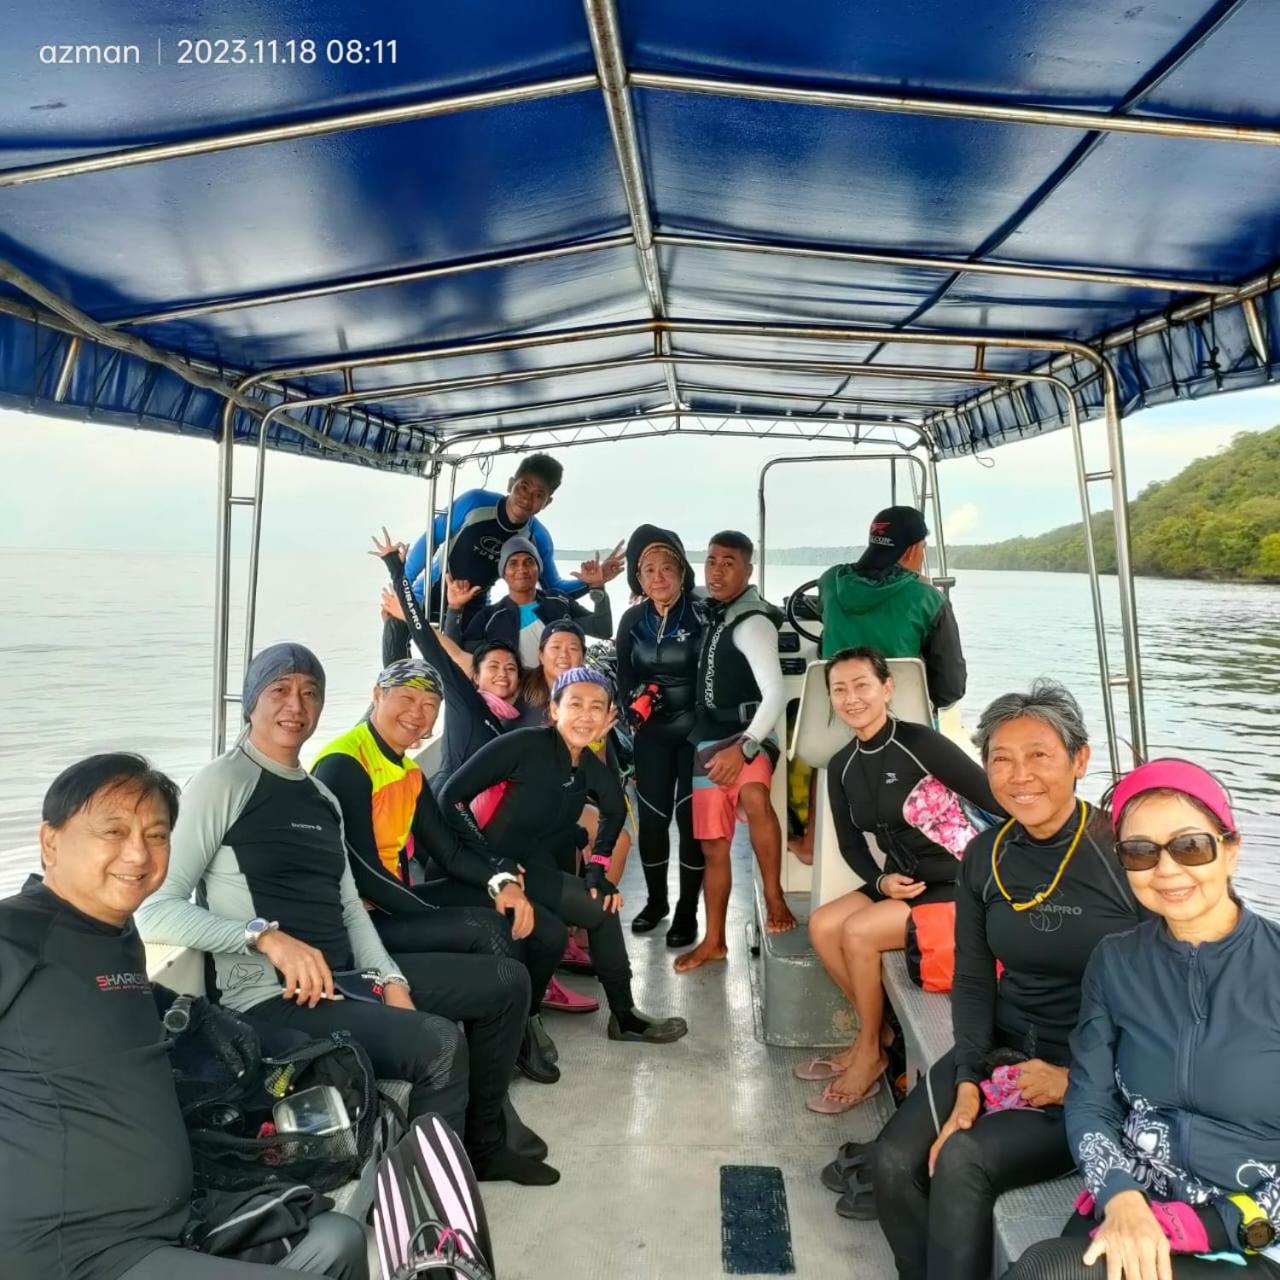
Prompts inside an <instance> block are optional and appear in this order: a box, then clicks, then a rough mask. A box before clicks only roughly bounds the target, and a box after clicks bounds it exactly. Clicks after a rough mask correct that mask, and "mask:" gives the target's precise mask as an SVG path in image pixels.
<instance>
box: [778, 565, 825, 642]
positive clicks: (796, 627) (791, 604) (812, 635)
mask: <svg viewBox="0 0 1280 1280" xmlns="http://www.w3.org/2000/svg"><path fill="white" fill-rule="evenodd" d="M817 585H818V579H817V578H810V579H809V581H808V582H802V583H801V584H800V585H799V586H798V587H797V588H796V589H795V590H794V591H793V592H792V593H791V594H790V595H789V596H788V597H787V621H788V622H789V623H790V624H791V629H792V630H793V631H795V632H796V633H797V634H798V635H802V636H804V638H805V639H806V640H809V641H812V642H813V643H814V644H816V645H818V646H819V647H820V646H821V644H822V636H821V635H820V634H819V633H818V632H816V631H807V630H806V629H805V628H804V627H803V626H801V624H800V622H799V620H798V619H797V618H796V603H797V602H798V601H799V600H801V599H802V598H803V596H804V593H805V592H806V591H808V590H809V588H810V587H816V586H817Z"/></svg>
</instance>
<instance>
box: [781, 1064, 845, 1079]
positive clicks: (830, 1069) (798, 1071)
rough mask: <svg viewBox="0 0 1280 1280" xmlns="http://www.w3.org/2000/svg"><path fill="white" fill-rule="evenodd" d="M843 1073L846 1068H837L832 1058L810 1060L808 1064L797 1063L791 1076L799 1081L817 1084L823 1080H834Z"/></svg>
mask: <svg viewBox="0 0 1280 1280" xmlns="http://www.w3.org/2000/svg"><path fill="white" fill-rule="evenodd" d="M843 1071H844V1068H843V1067H838V1066H836V1064H835V1061H834V1059H832V1058H810V1059H808V1061H806V1062H798V1063H796V1065H795V1066H794V1067H792V1069H791V1074H792V1075H793V1076H795V1078H796V1079H797V1080H808V1081H810V1082H811V1083H815V1084H816V1083H820V1082H821V1081H823V1080H834V1079H835V1078H836V1076H838V1075H840V1074H841V1073H842V1072H843Z"/></svg>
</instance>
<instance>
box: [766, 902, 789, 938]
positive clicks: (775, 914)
mask: <svg viewBox="0 0 1280 1280" xmlns="http://www.w3.org/2000/svg"><path fill="white" fill-rule="evenodd" d="M764 905H765V915H766V916H767V917H768V918H767V920H766V921H765V930H766V932H768V933H786V932H788V931H789V930H791V929H794V928H795V927H796V918H795V916H793V915H792V914H791V908H790V907H789V906H787V903H786V900H785V899H781V898H780V899H779V900H778V901H777V902H769V901H768V900H766V901H765V904H764Z"/></svg>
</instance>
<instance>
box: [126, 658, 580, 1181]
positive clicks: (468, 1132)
mask: <svg viewBox="0 0 1280 1280" xmlns="http://www.w3.org/2000/svg"><path fill="white" fill-rule="evenodd" d="M323 706H324V669H323V668H322V667H321V665H320V663H319V661H318V660H317V659H316V657H315V655H314V654H313V653H311V652H310V650H308V649H306V648H304V647H303V646H302V645H297V644H278V645H273V646H271V647H270V648H268V649H264V650H263V651H262V652H261V653H259V654H258V655H257V656H256V657H255V658H254V659H253V661H252V662H251V663H250V664H249V668H248V671H247V672H246V673H245V687H244V696H243V701H242V709H243V713H244V717H245V719H246V720H247V721H248V722H249V725H248V729H247V731H246V732H245V733H244V734H242V735H241V737H240V739H239V741H238V742H237V743H236V745H235V746H234V747H233V748H232V749H231V750H230V751H228V752H227V753H226V754H224V755H222V756H219V757H218V759H216V760H214V761H212V762H211V763H210V764H208V765H206V766H205V767H204V768H203V769H201V770H200V771H199V772H198V773H197V774H196V775H195V777H194V778H192V780H191V782H190V783H189V784H188V786H187V790H186V794H185V798H184V802H183V814H182V819H181V821H180V822H179V823H178V826H177V828H176V829H175V831H174V837H173V858H172V860H171V862H170V865H169V874H168V877H167V878H166V880H165V882H164V885H163V886H162V887H161V888H160V889H159V891H158V892H157V893H156V894H155V896H154V897H153V898H152V899H151V900H150V901H149V902H148V903H147V904H146V905H145V907H144V908H143V909H142V910H141V911H140V912H139V915H138V927H139V929H140V930H141V932H142V936H143V938H144V939H145V940H146V941H148V942H163V943H171V944H174V945H178V946H187V947H194V948H197V949H199V950H201V951H208V952H211V953H212V954H213V958H214V965H215V969H216V973H217V984H218V987H219V989H220V991H221V993H222V1000H223V1002H224V1003H225V1004H226V1005H227V1006H228V1007H230V1008H232V1009H234V1010H236V1011H237V1012H239V1013H241V1014H242V1016H244V1017H245V1018H246V1019H247V1020H248V1021H250V1022H252V1023H255V1024H258V1025H266V1026H287V1027H292V1028H294V1029H297V1030H300V1031H305V1032H306V1033H307V1034H308V1035H312V1036H325V1035H328V1034H330V1033H331V1032H333V1031H349V1032H350V1033H351V1034H352V1035H353V1036H354V1037H355V1038H356V1039H357V1040H358V1041H359V1042H360V1044H361V1045H362V1046H363V1047H364V1049H365V1051H366V1052H367V1053H368V1055H369V1057H370V1059H371V1060H372V1062H373V1065H374V1068H375V1070H376V1071H377V1072H378V1074H379V1075H380V1076H383V1077H389V1078H396V1079H402V1080H408V1081H409V1082H410V1083H411V1084H412V1092H411V1094H410V1098H409V1117H410V1119H413V1118H416V1117H417V1116H419V1115H422V1114H424V1113H425V1112H428V1111H437V1112H439V1113H440V1114H441V1115H442V1116H443V1117H444V1118H445V1119H446V1120H447V1121H448V1122H449V1124H450V1125H452V1126H453V1128H454V1129H455V1130H456V1132H457V1133H458V1134H459V1136H461V1137H462V1138H463V1141H464V1143H465V1144H466V1146H467V1150H468V1154H469V1155H470V1156H471V1160H472V1164H473V1165H474V1166H475V1169H476V1175H477V1177H479V1178H481V1179H482V1180H498V1179H512V1180H514V1181H517V1182H522V1183H537V1184H549V1183H552V1182H555V1181H557V1180H558V1177H559V1175H558V1174H557V1173H556V1172H555V1170H553V1169H551V1168H550V1167H549V1166H547V1165H545V1164H543V1163H541V1162H540V1161H535V1160H531V1159H528V1158H526V1157H523V1156H519V1155H517V1154H516V1153H515V1152H513V1151H511V1150H510V1149H509V1148H508V1147H507V1146H506V1141H505V1126H504V1123H503V1119H502V1099H503V1097H504V1096H505V1094H506V1087H507V1082H508V1080H509V1079H510V1076H511V1072H512V1070H513V1069H514V1066H515V1060H516V1054H517V1052H518V1051H519V1047H520V1041H521V1037H522V1035H523V1031H524V1019H525V1014H526V1013H527V1011H528V1004H529V980H528V975H527V974H526V973H525V971H524V968H523V966H521V965H519V964H518V963H517V962H516V961H514V960H508V959H505V958H499V957H478V956H473V957H465V958H463V957H447V956H436V955H429V954H424V953H405V954H402V955H400V956H399V957H398V959H396V960H393V959H392V957H391V956H390V955H389V954H388V953H387V951H386V948H385V947H384V945H383V943H382V940H381V939H380V938H379V936H378V932H377V930H376V929H375V928H374V926H373V922H372V920H370V918H369V914H368V912H367V911H366V910H365V908H364V904H363V903H362V902H361V901H360V897H359V894H358V893H357V891H356V886H355V881H354V879H353V878H352V874H351V869H350V866H349V865H348V861H347V849H346V838H345V833H344V830H343V825H342V810H341V806H340V805H339V804H338V801H337V799H336V798H335V797H334V795H333V793H332V792H331V791H329V789H328V788H327V787H325V785H324V784H323V783H322V782H320V781H319V780H318V779H316V778H314V777H313V776H312V775H311V774H309V773H308V772H307V771H306V770H305V769H304V768H303V767H302V766H301V764H300V763H299V751H300V750H301V748H302V746H303V744H304V743H305V742H306V741H307V739H308V738H310V737H311V735H312V734H313V733H314V732H315V729H316V725H317V723H318V722H319V719H320V712H321V710H322V708H323ZM193 893H194V894H195V895H196V900H195V901H192V895H193ZM449 959H453V960H454V961H457V960H459V959H466V960H470V961H473V962H482V961H483V962H486V963H489V965H490V968H491V970H492V983H491V984H489V985H488V986H486V987H483V988H481V987H477V988H476V989H475V990H474V991H472V992H471V993H470V1003H468V1005H467V1007H466V1008H463V1007H460V1006H459V1005H458V1000H459V999H461V998H462V996H463V995H465V994H467V993H463V992H461V991H460V990H457V989H455V984H452V983H450V982H449V981H448V979H447V975H446V973H445V969H444V965H443V962H444V961H447V960H449ZM377 992H380V993H381V1003H379V1002H378V1000H377V998H376V993H377ZM335 995H337V996H338V997H339V998H337V999H335ZM343 997H345V998H343ZM442 1015H443V1016H442ZM458 1021H463V1022H465V1023H466V1024H467V1026H468V1030H469V1034H470V1037H471V1040H472V1042H473V1044H474V1045H475V1046H476V1050H477V1051H476V1054H475V1057H474V1060H472V1059H471V1057H470V1055H469V1054H468V1045H467V1041H466V1040H464V1039H463V1037H462V1035H461V1034H460V1033H459V1031H458V1027H457V1022H458ZM468 1076H469V1077H470V1094H471V1106H470V1107H468Z"/></svg>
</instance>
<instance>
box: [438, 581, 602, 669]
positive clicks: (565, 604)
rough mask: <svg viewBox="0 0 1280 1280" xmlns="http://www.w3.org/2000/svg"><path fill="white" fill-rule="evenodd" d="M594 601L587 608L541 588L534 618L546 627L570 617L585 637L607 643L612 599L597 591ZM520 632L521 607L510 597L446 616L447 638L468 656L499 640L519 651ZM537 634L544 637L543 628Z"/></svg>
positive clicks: (535, 604) (537, 596)
mask: <svg viewBox="0 0 1280 1280" xmlns="http://www.w3.org/2000/svg"><path fill="white" fill-rule="evenodd" d="M591 601H592V604H593V605H594V608H591V609H587V608H585V607H584V606H582V605H580V604H579V603H578V602H577V601H576V600H574V599H572V598H571V597H569V596H567V595H563V594H561V593H560V592H558V591H544V590H543V589H542V588H541V587H539V588H538V590H537V594H536V598H535V599H534V602H533V616H534V617H535V619H536V620H537V621H538V622H539V623H541V624H542V626H543V627H545V626H547V625H548V624H550V623H552V622H559V621H561V620H562V619H565V618H567V619H569V621H571V622H576V623H577V624H578V625H579V626H580V627H581V628H582V630H583V632H584V634H586V635H589V636H595V637H597V638H598V639H600V640H608V639H609V638H610V637H612V635H613V611H612V606H611V605H610V603H609V597H608V595H607V594H606V593H605V592H604V591H603V590H599V589H597V590H596V591H593V592H592V593H591ZM520 629H521V612H520V606H519V605H518V604H516V602H515V601H514V600H513V599H512V598H511V597H510V596H504V597H503V598H502V599H501V600H499V601H498V602H497V603H496V604H487V605H484V606H483V607H482V608H479V609H472V610H469V611H459V610H456V609H450V610H449V611H448V612H447V613H446V614H445V617H444V632H445V635H447V636H448V637H449V639H450V640H453V641H456V642H457V643H458V644H460V645H461V646H462V647H463V648H464V649H466V650H467V652H468V653H470V652H471V651H472V650H474V649H478V648H479V647H480V646H481V645H482V644H491V643H493V642H494V641H496V640H501V641H503V642H504V643H505V644H509V645H511V646H512V647H513V648H516V647H518V646H519V644H520ZM538 634H539V635H540V634H541V629H539V632H538ZM530 656H532V655H531V654H530Z"/></svg>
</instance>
